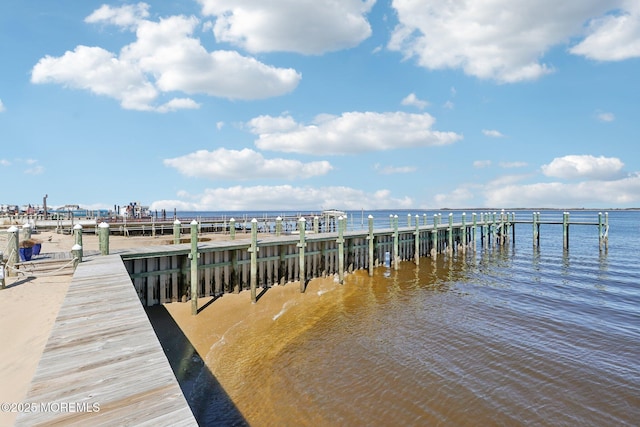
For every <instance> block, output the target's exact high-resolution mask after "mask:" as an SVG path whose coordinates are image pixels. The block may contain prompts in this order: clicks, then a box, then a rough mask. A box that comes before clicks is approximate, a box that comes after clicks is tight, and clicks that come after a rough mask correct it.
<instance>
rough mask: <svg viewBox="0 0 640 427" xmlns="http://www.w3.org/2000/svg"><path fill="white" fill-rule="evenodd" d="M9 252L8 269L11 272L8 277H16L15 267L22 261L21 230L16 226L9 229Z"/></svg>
mask: <svg viewBox="0 0 640 427" xmlns="http://www.w3.org/2000/svg"><path fill="white" fill-rule="evenodd" d="M7 237H8V239H7V251H9V254H8V258H7V267H8V268H9V271H8V272H7V276H15V275H17V273H16V272H15V265H16V264H17V263H18V261H19V260H20V245H19V240H20V230H19V229H18V227H16V226H15V225H12V226H11V227H9V228H8V229H7Z"/></svg>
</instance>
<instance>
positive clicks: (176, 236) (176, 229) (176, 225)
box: [173, 219, 181, 245]
mask: <svg viewBox="0 0 640 427" xmlns="http://www.w3.org/2000/svg"><path fill="white" fill-rule="evenodd" d="M180 225H181V224H180V220H179V219H176V220H175V221H173V244H174V245H177V244H179V243H180Z"/></svg>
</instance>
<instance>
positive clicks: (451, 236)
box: [447, 213, 453, 253]
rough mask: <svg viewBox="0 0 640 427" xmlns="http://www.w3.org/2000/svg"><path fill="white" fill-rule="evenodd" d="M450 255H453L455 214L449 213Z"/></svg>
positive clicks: (448, 250) (448, 249)
mask: <svg viewBox="0 0 640 427" xmlns="http://www.w3.org/2000/svg"><path fill="white" fill-rule="evenodd" d="M447 252H448V253H453V213H449V247H448V248H447Z"/></svg>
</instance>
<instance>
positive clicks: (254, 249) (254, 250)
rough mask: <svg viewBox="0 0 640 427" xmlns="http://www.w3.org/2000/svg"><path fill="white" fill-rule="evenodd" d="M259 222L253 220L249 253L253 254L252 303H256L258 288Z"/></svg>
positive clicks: (251, 272)
mask: <svg viewBox="0 0 640 427" xmlns="http://www.w3.org/2000/svg"><path fill="white" fill-rule="evenodd" d="M258 250H259V249H258V220H257V219H255V218H253V219H252V220H251V246H250V247H249V253H250V254H251V269H250V272H249V285H250V287H251V302H252V303H253V304H255V303H256V300H257V299H256V298H257V296H256V288H257V287H258Z"/></svg>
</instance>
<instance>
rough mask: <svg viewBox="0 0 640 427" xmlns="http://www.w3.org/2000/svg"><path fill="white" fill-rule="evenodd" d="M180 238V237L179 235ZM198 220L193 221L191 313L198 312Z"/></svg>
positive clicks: (190, 254) (190, 255)
mask: <svg viewBox="0 0 640 427" xmlns="http://www.w3.org/2000/svg"><path fill="white" fill-rule="evenodd" d="M174 224H175V223H174ZM178 239H180V237H178ZM198 258H200V254H199V253H198V222H197V221H196V220H195V219H194V220H193V221H191V252H190V253H189V259H190V260H191V266H190V267H191V268H190V271H191V315H192V316H195V315H196V314H198V287H199V286H198V285H199V283H198Z"/></svg>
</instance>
